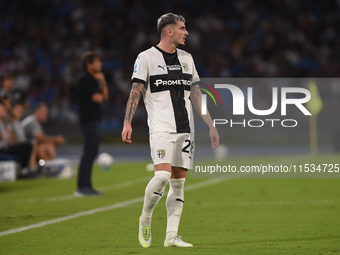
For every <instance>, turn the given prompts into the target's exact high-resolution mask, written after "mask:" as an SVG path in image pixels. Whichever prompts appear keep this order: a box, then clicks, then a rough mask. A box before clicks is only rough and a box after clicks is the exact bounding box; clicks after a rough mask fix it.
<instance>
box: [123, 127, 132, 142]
mask: <svg viewBox="0 0 340 255" xmlns="http://www.w3.org/2000/svg"><path fill="white" fill-rule="evenodd" d="M131 134H132V127H131V124H128V123H125V124H124V127H123V131H122V140H123V142H124V143H132V141H131Z"/></svg>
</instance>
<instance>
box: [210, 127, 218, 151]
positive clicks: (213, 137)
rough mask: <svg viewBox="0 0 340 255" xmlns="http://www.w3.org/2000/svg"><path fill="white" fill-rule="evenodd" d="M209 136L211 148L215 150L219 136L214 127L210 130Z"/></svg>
mask: <svg viewBox="0 0 340 255" xmlns="http://www.w3.org/2000/svg"><path fill="white" fill-rule="evenodd" d="M209 136H210V139H211V148H212V149H213V150H215V149H216V148H217V146H218V145H219V144H220V136H219V135H218V132H217V129H216V127H212V128H210V131H209Z"/></svg>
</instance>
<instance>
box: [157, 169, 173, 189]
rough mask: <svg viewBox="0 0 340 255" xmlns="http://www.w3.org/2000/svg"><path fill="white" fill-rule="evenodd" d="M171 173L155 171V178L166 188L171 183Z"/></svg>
mask: <svg viewBox="0 0 340 255" xmlns="http://www.w3.org/2000/svg"><path fill="white" fill-rule="evenodd" d="M170 176H171V173H170V172H168V171H155V177H154V178H156V179H157V180H158V181H159V182H160V183H162V184H163V185H164V186H165V185H167V184H168V182H169V181H170Z"/></svg>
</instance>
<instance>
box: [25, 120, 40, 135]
mask: <svg viewBox="0 0 340 255" xmlns="http://www.w3.org/2000/svg"><path fill="white" fill-rule="evenodd" d="M27 129H28V132H30V133H31V134H32V136H35V135H38V134H42V133H43V130H42V128H41V125H40V124H39V123H38V121H32V122H31V123H29V124H28V125H27Z"/></svg>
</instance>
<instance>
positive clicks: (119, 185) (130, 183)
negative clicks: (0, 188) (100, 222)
mask: <svg viewBox="0 0 340 255" xmlns="http://www.w3.org/2000/svg"><path fill="white" fill-rule="evenodd" d="M151 178H152V176H146V177H142V178H138V179H136V180H132V181H126V182H122V183H117V184H115V185H110V186H105V187H100V188H98V190H101V191H105V190H106V191H107V190H113V189H122V188H126V187H131V186H134V185H136V184H138V183H143V182H146V181H148V180H150V179H151ZM74 198H75V197H74V196H73V195H68V196H61V197H51V198H45V199H37V198H30V199H19V200H17V201H18V202H27V203H36V202H41V201H43V202H56V201H64V200H71V199H74Z"/></svg>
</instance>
